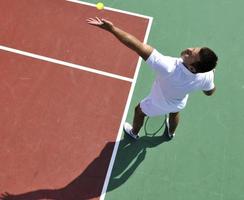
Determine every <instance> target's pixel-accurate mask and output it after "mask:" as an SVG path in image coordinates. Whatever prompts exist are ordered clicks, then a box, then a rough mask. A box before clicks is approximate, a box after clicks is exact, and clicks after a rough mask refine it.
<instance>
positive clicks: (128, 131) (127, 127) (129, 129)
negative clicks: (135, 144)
mask: <svg viewBox="0 0 244 200" xmlns="http://www.w3.org/2000/svg"><path fill="white" fill-rule="evenodd" d="M124 131H125V133H126V134H127V135H129V136H130V137H132V138H133V139H135V140H138V139H139V136H138V135H136V134H134V133H133V132H132V126H131V125H130V124H129V123H128V122H125V123H124Z"/></svg>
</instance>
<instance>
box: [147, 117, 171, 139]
mask: <svg viewBox="0 0 244 200" xmlns="http://www.w3.org/2000/svg"><path fill="white" fill-rule="evenodd" d="M166 117H167V115H165V119H166ZM149 118H150V117H147V118H146V121H145V125H144V131H145V134H146V135H152V136H155V135H156V134H157V133H158V132H159V131H160V130H161V129H162V128H163V127H164V124H165V119H164V120H162V121H163V122H162V124H161V125H160V127H159V128H158V129H157V130H156V131H153V132H149V131H148V121H149Z"/></svg>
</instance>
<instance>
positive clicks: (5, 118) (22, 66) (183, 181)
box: [0, 0, 244, 200]
mask: <svg viewBox="0 0 244 200" xmlns="http://www.w3.org/2000/svg"><path fill="white" fill-rule="evenodd" d="M96 3H97V2H96V1H86V2H84V1H75V0H74V1H73V0H72V1H66V0H52V1H50V0H42V1H38V0H22V1H17V0H16V1H7V0H1V1H0V22H1V27H0V69H1V72H0V81H1V84H0V91H1V92H0V103H1V111H0V122H1V128H0V136H1V146H0V193H1V194H4V193H5V192H7V193H9V196H8V197H6V198H5V199H11V200H37V199H57V200H58V199H59V200H61V199H63V200H84V199H101V200H103V199H106V200H108V199H116V200H117V199H118V200H119V199H140V200H141V199H145V200H148V199H169V200H177V199H179V200H180V199H188V200H189V199H199V200H201V199H202V200H203V199H210V200H216V199H221V200H241V199H243V198H244V194H243V192H242V190H243V188H244V183H243V180H244V176H243V173H242V169H243V167H244V161H243V155H242V151H243V150H244V147H243V144H242V143H243V142H242V141H243V140H244V136H243V120H244V112H243V109H242V107H243V106H242V101H243V97H244V83H243V78H242V74H243V72H244V69H243V66H242V64H241V57H242V50H241V47H242V46H243V44H244V40H243V35H244V27H243V26H241V24H240V23H241V21H242V20H243V19H244V15H243V12H242V7H243V6H244V3H243V2H242V1H240V0H235V1H227V0H224V1H220V0H216V1H214V2H213V1H210V0H207V1H204V2H202V1H193V0H187V1H179V0H174V1H160V0H153V1H151V2H148V1H141V2H140V3H138V1H122V0H113V1H108V0H105V1H103V3H104V4H105V6H106V7H105V10H101V11H99V10H97V9H96V8H95V4H96ZM94 16H101V17H103V18H106V19H109V20H111V21H112V22H113V23H114V24H116V25H117V26H118V27H120V28H122V29H124V30H126V31H128V32H129V33H131V34H133V35H135V36H136V37H137V38H139V39H140V40H141V41H144V42H148V43H149V44H151V45H152V46H153V47H155V48H157V49H158V50H159V51H161V52H162V53H164V54H166V55H171V56H178V55H179V53H180V52H181V50H182V49H185V48H187V47H192V46H210V47H211V48H213V49H214V50H215V51H216V52H217V53H218V56H219V63H218V66H217V70H216V78H215V83H216V86H217V91H216V94H215V95H214V96H212V97H206V96H204V95H203V94H201V93H194V94H192V95H191V96H190V99H189V102H188V106H187V107H186V109H185V110H184V111H183V112H182V114H181V123H180V125H179V127H178V129H177V136H176V138H175V139H174V140H172V141H168V140H167V139H166V138H164V137H163V136H162V134H163V130H164V127H162V129H161V131H159V133H157V134H156V135H152V134H146V133H145V131H144V130H142V131H141V133H140V135H141V138H140V140H138V141H137V142H134V141H132V140H130V139H129V138H128V137H126V136H124V133H123V131H122V125H123V123H124V121H125V120H128V121H132V117H133V111H134V107H135V106H136V105H137V103H138V102H139V101H140V100H141V99H142V98H143V97H145V96H146V95H147V94H148V92H149V91H150V87H151V83H152V81H153V78H154V74H153V72H152V71H150V69H149V68H147V66H146V64H145V62H143V61H142V60H141V58H139V57H138V56H137V55H136V54H135V53H134V52H132V51H131V50H129V49H127V48H126V47H125V46H123V45H122V44H120V43H119V42H118V41H117V40H116V38H114V37H113V36H112V35H111V34H108V33H106V32H105V31H103V30H100V29H96V28H95V27H92V26H89V25H87V23H86V21H85V20H86V19H87V18H89V17H94ZM163 119H164V117H162V118H161V119H160V118H159V119H155V120H154V121H153V120H152V121H148V124H149V125H148V127H149V126H150V125H151V126H152V129H154V130H156V129H157V128H158V127H160V126H161V125H162V122H163Z"/></svg>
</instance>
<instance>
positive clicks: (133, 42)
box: [87, 17, 153, 60]
mask: <svg viewBox="0 0 244 200" xmlns="http://www.w3.org/2000/svg"><path fill="white" fill-rule="evenodd" d="M87 23H88V24H91V25H94V26H97V27H100V28H102V29H104V30H106V31H108V32H110V33H112V34H113V35H114V36H115V37H116V38H117V39H118V40H119V41H120V42H122V43H123V44H124V45H126V46H127V47H128V48H130V49H132V50H133V51H135V52H136V53H137V54H138V55H139V56H141V57H142V58H143V59H144V60H147V58H148V57H149V56H150V55H151V53H152V51H153V48H152V47H151V46H149V45H147V44H144V43H142V42H141V41H140V40H138V39H137V38H136V37H135V36H133V35H131V34H129V33H127V32H125V31H123V30H121V29H120V28H118V27H116V26H115V25H114V24H113V23H112V22H110V21H108V20H105V19H100V18H98V17H96V18H89V19H87Z"/></svg>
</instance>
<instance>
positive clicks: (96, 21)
mask: <svg viewBox="0 0 244 200" xmlns="http://www.w3.org/2000/svg"><path fill="white" fill-rule="evenodd" d="M86 21H87V23H88V24H90V25H93V26H98V27H100V28H103V29H105V30H107V31H110V30H112V28H113V23H112V22H110V21H108V20H106V19H100V18H98V17H96V18H89V19H87V20H86Z"/></svg>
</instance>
